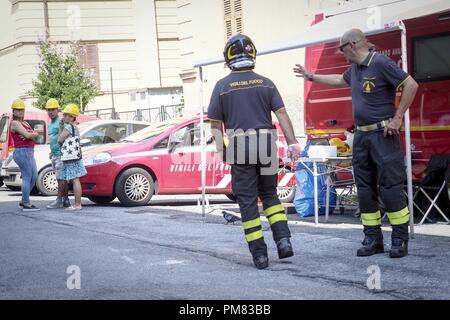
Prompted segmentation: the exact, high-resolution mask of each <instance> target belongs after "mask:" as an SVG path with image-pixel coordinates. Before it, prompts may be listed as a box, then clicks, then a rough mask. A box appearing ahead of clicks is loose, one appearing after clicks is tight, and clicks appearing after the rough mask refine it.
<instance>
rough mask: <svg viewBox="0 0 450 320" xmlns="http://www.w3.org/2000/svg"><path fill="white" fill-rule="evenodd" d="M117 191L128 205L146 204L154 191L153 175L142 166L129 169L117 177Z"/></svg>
mask: <svg viewBox="0 0 450 320" xmlns="http://www.w3.org/2000/svg"><path fill="white" fill-rule="evenodd" d="M115 192H116V195H117V198H118V199H119V201H120V203H121V204H122V205H124V206H126V207H135V206H145V205H146V204H148V202H149V201H150V199H151V198H152V195H153V193H154V182H153V179H152V176H151V175H150V173H148V172H147V171H146V170H144V169H142V168H130V169H127V170H125V171H124V172H122V173H121V174H120V175H119V177H118V178H117V181H116V185H115Z"/></svg>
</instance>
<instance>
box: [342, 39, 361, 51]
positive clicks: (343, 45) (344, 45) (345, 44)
mask: <svg viewBox="0 0 450 320" xmlns="http://www.w3.org/2000/svg"><path fill="white" fill-rule="evenodd" d="M361 40H362V39H359V40H356V41H348V42H346V43H344V44H341V45H340V46H339V51H340V52H344V48H345V47H346V46H348V45H349V44H351V43H353V44H356V43H358V42H360V41H361Z"/></svg>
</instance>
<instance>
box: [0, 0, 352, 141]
mask: <svg viewBox="0 0 450 320" xmlns="http://www.w3.org/2000/svg"><path fill="white" fill-rule="evenodd" d="M355 1H356V0H355ZM346 2H347V1H338V0H104V1H97V0H78V1H71V0H46V1H45V0H2V1H0V28H1V30H2V32H1V34H0V70H1V73H2V75H3V77H1V78H0V88H1V95H0V111H4V110H5V109H7V108H8V107H9V104H10V101H12V100H13V99H14V98H16V97H18V96H19V97H23V98H29V97H27V96H26V92H27V90H29V89H31V81H32V79H33V78H35V77H36V73H37V67H38V62H39V61H38V60H39V59H38V55H37V51H36V41H37V40H38V39H39V38H43V37H44V35H45V34H46V31H47V33H48V35H49V38H50V40H52V41H58V42H59V43H61V44H62V45H64V44H66V43H68V42H69V41H74V40H75V41H79V43H81V44H82V45H83V46H84V47H85V52H86V55H85V56H84V57H82V61H83V63H84V65H85V66H86V67H87V68H88V69H89V70H90V71H91V73H92V74H93V75H94V77H95V79H96V81H97V83H98V86H99V88H100V90H101V91H102V95H101V96H99V97H97V98H96V99H95V100H94V101H93V102H91V103H90V104H89V105H88V108H89V110H92V109H99V108H110V107H111V106H112V97H111V73H110V71H111V69H112V79H113V88H114V104H115V108H116V111H123V110H135V109H137V108H148V107H155V106H159V105H168V104H178V103H183V102H184V104H185V108H184V111H183V112H184V114H195V113H198V112H199V111H200V107H199V106H200V105H201V103H202V102H201V96H200V94H199V87H200V86H199V81H198V70H197V69H195V68H193V64H194V63H195V62H196V61H199V60H202V59H208V58H215V57H221V55H222V51H223V47H224V44H225V42H226V40H227V38H228V37H230V36H231V35H232V34H234V33H237V32H241V33H244V34H247V35H249V36H250V37H251V38H252V39H253V41H254V42H255V44H256V47H257V48H258V49H259V50H261V49H263V48H266V47H268V46H271V45H273V44H275V43H277V42H280V41H284V40H292V39H295V36H296V35H297V34H298V33H300V32H301V31H302V30H304V29H305V28H306V27H308V26H309V25H310V24H311V22H312V21H313V20H314V16H315V14H316V13H318V12H321V11H322V10H325V9H326V8H330V7H336V6H338V5H342V4H344V3H346ZM297 62H300V63H303V62H304V50H303V49H299V50H292V51H287V52H283V53H277V54H272V55H267V56H261V57H258V58H257V64H256V69H255V71H256V72H258V73H261V74H262V75H264V76H267V77H269V78H271V79H272V80H273V81H274V82H275V84H276V85H277V87H278V89H279V90H280V92H281V94H282V96H283V99H284V101H285V104H286V106H287V108H288V111H289V112H290V114H291V116H292V119H293V121H294V124H295V128H296V132H297V134H299V135H301V134H302V133H303V93H302V92H303V83H302V81H301V80H299V79H298V78H295V77H294V75H293V73H292V67H293V65H294V63H297ZM203 71H204V82H203V90H204V92H203V105H204V106H207V104H208V102H209V99H210V95H211V91H212V89H213V87H214V84H215V83H216V81H217V80H219V79H220V78H222V77H224V76H225V75H226V74H227V73H228V72H229V70H228V68H226V67H225V66H224V64H216V65H211V66H207V67H205V68H204V70H203Z"/></svg>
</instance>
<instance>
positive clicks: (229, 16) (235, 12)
mask: <svg viewBox="0 0 450 320" xmlns="http://www.w3.org/2000/svg"><path fill="white" fill-rule="evenodd" d="M223 12H224V26H225V40H228V39H229V38H230V37H231V36H232V35H233V34H235V33H242V32H243V27H242V0H223Z"/></svg>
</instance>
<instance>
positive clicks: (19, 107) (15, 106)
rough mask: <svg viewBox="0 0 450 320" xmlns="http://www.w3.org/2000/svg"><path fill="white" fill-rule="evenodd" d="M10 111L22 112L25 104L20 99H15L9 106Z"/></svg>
mask: <svg viewBox="0 0 450 320" xmlns="http://www.w3.org/2000/svg"><path fill="white" fill-rule="evenodd" d="M11 108H12V109H17V110H23V109H25V102H23V100H22V99H16V100H14V101H13V103H12V104H11Z"/></svg>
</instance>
